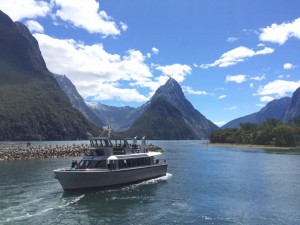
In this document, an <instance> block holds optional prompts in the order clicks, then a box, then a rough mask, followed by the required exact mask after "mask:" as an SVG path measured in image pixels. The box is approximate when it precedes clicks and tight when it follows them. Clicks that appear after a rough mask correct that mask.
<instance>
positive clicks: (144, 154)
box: [107, 152, 161, 160]
mask: <svg viewBox="0 0 300 225" xmlns="http://www.w3.org/2000/svg"><path fill="white" fill-rule="evenodd" d="M158 155H161V153H160V152H148V153H136V154H128V155H112V156H110V157H108V158H107V160H118V159H130V158H143V157H150V156H158Z"/></svg>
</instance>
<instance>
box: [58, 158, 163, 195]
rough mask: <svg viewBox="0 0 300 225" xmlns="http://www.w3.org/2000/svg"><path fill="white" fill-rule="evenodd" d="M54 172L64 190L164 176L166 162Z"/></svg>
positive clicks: (120, 183)
mask: <svg viewBox="0 0 300 225" xmlns="http://www.w3.org/2000/svg"><path fill="white" fill-rule="evenodd" d="M54 173H55V178H57V179H58V180H59V182H60V184H61V186H62V188H63V189H64V190H65V191H66V190H76V189H87V188H102V187H108V186H116V185H122V184H128V183H134V182H138V181H142V180H148V179H151V178H155V177H161V176H165V175H166V173H167V164H155V165H150V166H143V167H135V168H127V169H120V170H106V169H103V170H93V169H87V170H69V169H58V170H54Z"/></svg>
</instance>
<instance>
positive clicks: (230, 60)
mask: <svg viewBox="0 0 300 225" xmlns="http://www.w3.org/2000/svg"><path fill="white" fill-rule="evenodd" d="M273 52H274V49H273V48H269V47H265V48H264V49H262V50H258V51H254V50H252V49H250V48H247V47H244V46H240V47H237V48H235V49H232V50H230V51H228V52H226V53H224V54H223V55H222V56H221V57H220V58H219V59H218V60H216V61H215V62H213V63H211V64H202V65H200V67H201V68H203V69H207V68H209V67H215V66H218V67H228V66H232V65H235V64H237V63H239V62H243V61H245V59H247V58H250V57H253V56H256V55H266V54H271V53H273Z"/></svg>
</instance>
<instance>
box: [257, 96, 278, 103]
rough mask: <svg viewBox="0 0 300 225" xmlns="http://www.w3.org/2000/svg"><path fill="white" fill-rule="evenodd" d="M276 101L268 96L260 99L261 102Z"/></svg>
mask: <svg viewBox="0 0 300 225" xmlns="http://www.w3.org/2000/svg"><path fill="white" fill-rule="evenodd" d="M274 99H275V98H273V97H271V96H268V95H266V96H263V97H261V98H260V101H261V102H270V101H273V100H274Z"/></svg>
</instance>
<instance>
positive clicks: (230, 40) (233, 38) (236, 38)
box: [226, 37, 239, 43]
mask: <svg viewBox="0 0 300 225" xmlns="http://www.w3.org/2000/svg"><path fill="white" fill-rule="evenodd" d="M237 40H239V38H238V37H229V38H227V39H226V41H227V42H229V43H232V42H235V41H237Z"/></svg>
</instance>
